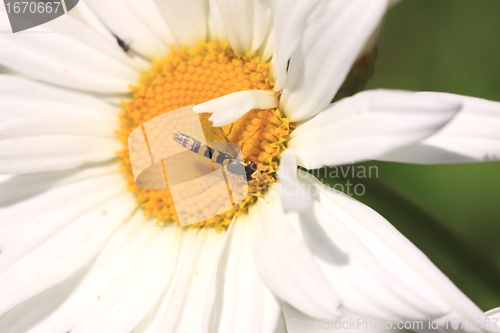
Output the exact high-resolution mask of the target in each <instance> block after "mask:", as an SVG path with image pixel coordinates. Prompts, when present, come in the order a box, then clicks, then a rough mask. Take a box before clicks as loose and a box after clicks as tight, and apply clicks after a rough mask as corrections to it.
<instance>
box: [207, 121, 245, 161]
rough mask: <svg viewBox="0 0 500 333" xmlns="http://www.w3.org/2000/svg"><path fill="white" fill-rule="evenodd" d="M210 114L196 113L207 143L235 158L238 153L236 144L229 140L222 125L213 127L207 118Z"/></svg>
mask: <svg viewBox="0 0 500 333" xmlns="http://www.w3.org/2000/svg"><path fill="white" fill-rule="evenodd" d="M211 115H212V114H211V113H199V114H198V116H199V117H200V123H201V125H202V128H203V133H204V134H205V138H206V141H207V142H209V145H214V147H213V148H214V149H217V150H219V151H221V152H223V153H225V154H228V155H229V156H230V157H231V158H236V157H237V156H238V155H239V154H240V150H239V147H238V145H236V144H234V143H231V142H230V141H229V138H228V137H227V135H226V133H225V132H224V130H223V129H222V127H214V126H213V125H212V122H211V121H210V120H209V119H208V118H210V116H211ZM215 143H216V144H215ZM215 145H216V147H215Z"/></svg>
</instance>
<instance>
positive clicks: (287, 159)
mask: <svg viewBox="0 0 500 333" xmlns="http://www.w3.org/2000/svg"><path fill="white" fill-rule="evenodd" d="M278 179H279V180H280V184H281V186H280V196H281V204H282V206H283V210H284V211H285V212H286V213H288V212H290V211H301V210H304V209H306V208H309V207H310V206H311V205H312V200H311V193H310V192H309V190H308V188H307V187H306V186H301V184H300V183H299V182H298V180H297V162H296V161H295V151H294V150H293V149H287V150H285V151H284V152H283V154H281V160H280V166H279V169H278Z"/></svg>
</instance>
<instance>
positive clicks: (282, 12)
mask: <svg viewBox="0 0 500 333" xmlns="http://www.w3.org/2000/svg"><path fill="white" fill-rule="evenodd" d="M318 3H320V0H309V1H300V0H276V1H273V16H274V22H275V36H276V38H275V39H276V40H275V44H276V46H275V50H274V56H273V60H272V61H273V69H274V77H275V79H276V84H275V86H274V90H275V91H280V90H282V89H283V86H284V85H285V82H286V75H287V68H288V60H290V57H291V56H292V53H293V52H294V51H295V49H296V48H297V46H298V45H299V42H300V41H301V38H302V35H303V33H304V29H305V27H306V23H307V19H308V17H309V15H310V14H311V13H312V12H313V10H314V9H315V8H316V6H317V5H318Z"/></svg>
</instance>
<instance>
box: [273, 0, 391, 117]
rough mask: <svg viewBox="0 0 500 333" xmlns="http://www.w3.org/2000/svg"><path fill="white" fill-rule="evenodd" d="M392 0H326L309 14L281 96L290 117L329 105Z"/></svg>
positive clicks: (283, 105) (286, 113)
mask: <svg viewBox="0 0 500 333" xmlns="http://www.w3.org/2000/svg"><path fill="white" fill-rule="evenodd" d="M387 4H388V1H387V0H350V1H323V2H322V3H321V4H320V5H319V6H318V8H316V10H315V11H314V13H312V14H311V15H310V17H308V20H309V22H310V23H309V24H308V25H307V27H306V28H305V30H304V31H303V32H302V39H301V41H300V44H299V45H298V47H297V49H296V50H295V51H294V53H293V54H292V56H291V58H290V64H289V67H288V73H287V77H286V83H285V85H284V87H283V94H282V96H281V99H280V109H281V110H282V111H283V112H284V113H285V115H286V116H287V117H289V118H290V119H292V120H293V121H300V120H306V119H309V118H311V117H313V116H314V115H316V114H318V113H319V112H321V110H323V109H324V108H326V107H327V106H328V104H329V103H330V102H331V100H332V99H333V98H334V96H335V94H336V93H337V91H338V89H339V88H340V86H341V85H342V83H343V82H344V79H345V78H346V76H347V74H348V73H349V71H350V69H351V66H352V65H353V64H354V62H355V61H356V59H357V58H358V56H359V54H360V52H361V51H362V49H363V48H364V47H365V44H366V43H367V42H368V40H369V38H370V36H372V34H373V33H374V31H375V29H376V28H377V27H378V26H379V24H380V22H381V20H382V18H383V16H384V14H385V12H386V10H387ZM277 29H278V27H277ZM278 65H280V63H278ZM279 74H280V73H278V75H279ZM278 79H279V78H278Z"/></svg>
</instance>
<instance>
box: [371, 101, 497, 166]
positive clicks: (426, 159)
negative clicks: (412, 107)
mask: <svg viewBox="0 0 500 333" xmlns="http://www.w3.org/2000/svg"><path fill="white" fill-rule="evenodd" d="M417 94H418V95H420V96H425V97H426V98H435V99H438V100H442V101H446V102H451V103H462V104H463V107H462V109H461V111H460V112H459V113H458V114H457V116H456V117H455V118H454V119H453V120H452V121H450V122H449V124H447V125H446V126H445V127H444V128H443V129H441V130H440V131H439V132H437V133H436V134H434V135H432V136H430V137H428V138H426V139H424V140H422V141H420V142H417V143H415V144H413V145H410V146H407V147H402V148H401V149H398V150H396V151H392V152H389V153H387V154H385V155H384V156H380V157H379V158H377V159H379V160H383V161H394V162H405V163H417V164H436V163H466V162H480V161H497V160H500V102H494V101H488V100H485V99H480V98H475V97H468V96H460V95H454V94H446V93H437V92H423V93H417Z"/></svg>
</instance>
